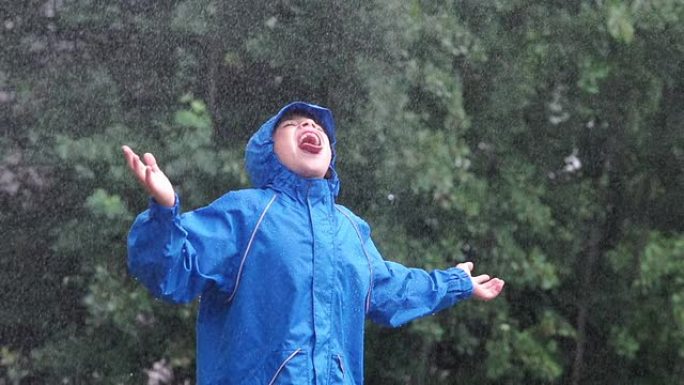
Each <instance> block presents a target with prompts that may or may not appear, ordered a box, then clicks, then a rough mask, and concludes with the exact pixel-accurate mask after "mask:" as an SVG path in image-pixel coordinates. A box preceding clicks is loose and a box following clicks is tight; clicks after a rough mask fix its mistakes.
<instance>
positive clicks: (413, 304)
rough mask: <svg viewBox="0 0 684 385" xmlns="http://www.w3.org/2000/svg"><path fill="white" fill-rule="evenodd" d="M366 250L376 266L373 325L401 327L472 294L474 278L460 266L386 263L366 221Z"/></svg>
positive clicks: (373, 288)
mask: <svg viewBox="0 0 684 385" xmlns="http://www.w3.org/2000/svg"><path fill="white" fill-rule="evenodd" d="M363 227H365V231H364V230H362V231H361V232H362V234H363V233H365V234H366V235H362V236H363V237H364V238H365V245H364V247H365V250H366V253H367V254H368V258H369V259H370V263H371V266H372V276H373V277H372V287H371V291H370V304H369V311H368V316H369V317H370V319H371V320H372V321H373V322H376V323H378V324H381V325H385V326H391V327H397V326H400V325H403V324H405V323H407V322H409V321H412V320H414V319H416V318H420V317H423V316H426V315H429V314H433V313H435V312H438V311H440V310H442V309H445V308H447V307H450V306H452V305H455V304H456V303H457V302H459V301H461V300H463V299H466V298H469V297H470V296H471V295H472V291H473V284H472V281H471V279H470V276H469V275H468V274H467V273H466V272H465V271H463V270H462V269H459V268H457V267H452V268H449V269H446V270H433V271H431V272H428V271H425V270H423V269H418V268H409V267H406V266H404V265H402V264H399V263H396V262H390V261H385V260H383V258H382V256H381V255H380V252H379V251H378V249H377V248H376V247H375V244H374V243H373V240H372V239H371V238H370V228H369V227H368V225H367V224H365V222H363V225H362V228H363Z"/></svg>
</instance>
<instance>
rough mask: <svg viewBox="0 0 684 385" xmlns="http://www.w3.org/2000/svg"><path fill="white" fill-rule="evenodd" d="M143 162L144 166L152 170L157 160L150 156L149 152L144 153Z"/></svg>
mask: <svg viewBox="0 0 684 385" xmlns="http://www.w3.org/2000/svg"><path fill="white" fill-rule="evenodd" d="M143 160H144V161H145V164H146V165H147V166H150V167H152V168H155V166H156V165H157V160H156V159H155V158H154V155H152V154H150V153H149V152H146V153H145V154H144V155H143Z"/></svg>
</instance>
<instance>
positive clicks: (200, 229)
mask: <svg viewBox="0 0 684 385" xmlns="http://www.w3.org/2000/svg"><path fill="white" fill-rule="evenodd" d="M295 108H296V109H300V110H305V111H307V112H309V113H310V114H312V115H313V116H314V117H316V119H317V120H318V121H319V123H321V125H322V126H323V127H324V128H325V130H326V133H327V134H328V136H329V139H330V143H331V146H333V161H332V162H331V166H330V170H329V177H328V178H326V179H304V178H301V177H299V176H298V175H296V174H294V173H292V172H291V171H290V170H288V169H287V168H285V167H284V166H283V165H282V164H281V163H280V161H279V160H278V158H277V156H276V154H275V153H274V151H273V139H272V134H273V130H274V128H275V127H276V124H277V122H278V121H279V120H280V118H281V117H282V116H283V114H284V113H286V112H287V111H290V110H292V109H295ZM334 144H335V124H334V121H333V118H332V114H331V113H330V111H329V110H327V109H325V108H322V107H319V106H315V105H311V104H306V103H293V104H290V105H288V106H286V107H285V108H283V109H282V110H281V111H280V112H279V113H278V114H277V115H275V116H274V117H272V118H271V119H269V120H268V121H267V122H266V123H264V124H263V125H262V126H261V128H260V129H259V130H258V131H257V132H256V133H255V134H254V136H253V137H252V138H251V139H250V141H249V143H248V145H247V149H246V167H247V170H248V172H249V174H250V177H251V180H252V183H253V184H254V188H253V189H245V190H238V191H234V192H230V193H227V194H225V195H224V196H222V197H221V198H219V199H218V200H216V201H215V202H213V203H211V204H210V205H209V206H207V207H204V208H200V209H197V210H194V211H192V212H188V213H185V214H182V215H181V214H180V209H179V203H178V199H176V205H175V206H174V207H172V208H167V207H164V206H161V205H158V204H157V203H156V202H155V201H154V200H153V199H152V200H151V202H150V207H149V209H148V210H147V211H145V212H143V213H142V214H140V215H139V216H138V217H137V218H136V220H135V223H134V224H133V226H132V229H131V231H130V233H129V240H128V252H129V260H128V264H129V270H130V272H131V274H132V275H133V276H134V277H136V278H137V279H138V280H139V281H141V282H142V283H143V284H144V285H145V286H146V287H147V288H148V289H149V290H150V291H151V292H152V293H153V295H155V296H156V297H158V298H162V299H165V300H168V301H171V302H175V303H185V302H189V301H192V300H193V299H195V298H196V297H198V296H200V297H201V299H200V308H199V314H198V318H197V330H196V333H197V381H198V384H201V385H210V384H211V385H226V384H259V385H272V384H297V385H299V384H302V385H304V384H317V385H328V384H330V385H333V384H335V385H336V384H356V385H361V384H363V336H364V332H363V330H364V320H365V319H366V318H367V317H368V318H370V319H372V320H373V321H374V322H377V323H380V324H383V325H388V326H398V325H401V324H404V323H406V322H408V321H411V320H413V319H415V318H418V317H421V316H424V315H428V314H431V313H434V312H436V311H439V310H441V309H443V308H446V307H448V306H451V305H453V304H455V303H456V302H457V301H459V300H461V299H464V298H467V297H469V296H470V295H471V292H472V283H471V281H470V278H469V277H468V275H467V274H466V273H465V272H464V271H463V270H461V269H458V268H450V269H447V270H436V271H433V272H431V273H428V272H426V271H424V270H421V269H413V268H407V267H404V266H402V265H400V264H398V263H393V262H387V261H384V260H383V258H382V257H381V256H380V253H379V252H378V250H377V249H376V247H375V245H374V244H373V242H372V240H371V238H370V229H369V226H368V225H367V224H366V223H365V222H364V221H363V220H361V219H360V218H359V217H357V216H356V215H354V214H353V213H352V212H351V211H349V210H348V209H347V208H345V207H343V206H341V205H338V204H336V203H335V198H336V197H337V194H338V191H339V186H340V183H339V180H338V177H337V173H336V172H335V151H334Z"/></svg>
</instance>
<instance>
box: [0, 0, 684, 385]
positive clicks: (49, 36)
mask: <svg viewBox="0 0 684 385" xmlns="http://www.w3.org/2000/svg"><path fill="white" fill-rule="evenodd" d="M0 30H1V31H2V33H0V130H1V131H2V136H0V205H1V207H2V208H1V209H0V229H2V238H3V246H4V247H2V248H0V293H2V304H3V306H2V307H0V384H13V385H15V384H19V385H26V384H43V383H62V384H84V383H87V384H141V383H152V382H150V381H152V380H150V379H151V378H153V377H154V375H153V374H152V373H153V372H155V371H160V370H161V371H163V370H166V371H167V372H171V373H173V376H172V377H168V376H166V377H164V378H165V379H164V380H163V381H161V382H157V383H160V384H162V383H164V384H185V383H188V382H189V383H192V382H193V374H194V312H195V305H189V306H179V307H174V306H170V305H166V304H163V303H160V302H159V301H156V300H154V299H153V298H151V297H150V296H149V295H148V294H147V293H146V292H145V290H144V289H142V288H141V287H140V285H138V284H136V282H134V281H133V280H131V279H130V278H129V277H128V276H127V273H126V234H127V231H128V228H129V226H130V224H131V222H132V220H133V218H134V216H135V215H136V214H137V213H139V212H140V211H142V210H143V209H144V208H145V207H146V204H147V201H146V197H145V195H144V194H143V193H142V191H141V189H140V188H139V186H138V185H137V184H136V181H135V180H133V178H132V177H131V176H130V175H129V174H128V172H127V170H126V168H125V165H124V162H123V157H122V154H121V152H120V146H121V145H122V144H127V145H130V146H132V147H133V148H134V149H135V150H137V151H140V152H146V151H149V152H153V153H154V154H155V156H156V157H157V160H158V162H159V164H160V165H161V166H162V168H163V169H164V170H165V171H166V172H167V174H168V175H169V176H170V178H171V180H172V182H173V183H174V185H175V187H176V189H177V191H178V192H179V195H180V196H181V198H182V201H183V204H184V209H186V210H189V209H193V208H196V207H200V206H202V205H205V204H207V203H209V202H210V201H211V200H213V199H215V198H217V197H218V196H220V195H221V194H223V193H224V192H226V191H229V190H233V189H237V188H242V187H246V186H247V177H246V175H245V172H244V170H243V167H242V157H243V148H244V145H245V144H246V140H247V138H249V136H250V134H251V133H252V132H253V131H254V130H255V129H256V128H257V126H258V124H259V123H261V122H262V121H263V120H264V119H265V118H267V117H268V116H270V115H271V114H272V113H274V112H275V111H276V110H277V109H278V108H280V107H281V106H282V105H283V104H284V103H286V102H288V101H292V100H309V101H313V102H316V103H319V104H323V105H326V106H328V107H330V108H332V110H333V112H334V113H335V116H336V119H337V121H338V126H339V143H340V144H339V147H338V153H339V163H338V164H339V167H338V168H339V171H340V174H341V177H342V182H343V183H342V193H341V196H340V202H341V203H343V204H345V205H347V206H349V207H350V208H352V209H353V210H354V211H355V212H357V213H359V214H361V215H362V216H363V217H364V218H366V219H367V220H368V221H369V222H370V223H371V225H372V227H373V229H374V239H375V240H376V243H377V244H378V245H379V247H380V249H381V250H382V252H383V253H384V255H385V257H386V258H388V259H392V260H397V261H400V262H403V263H406V264H410V265H414V266H421V267H425V268H438V267H446V266H449V265H453V264H455V263H457V262H460V261H464V260H473V261H474V262H475V264H476V272H483V273H484V272H486V273H488V274H492V275H496V276H500V277H502V278H504V279H506V281H507V287H506V289H505V295H504V296H503V297H502V298H499V299H497V300H496V301H494V302H491V303H488V304H482V303H473V302H469V303H464V304H462V305H459V306H458V307H457V308H455V309H452V310H448V311H445V312H443V313H441V314H437V315H434V316H432V317H428V318H426V319H423V320H419V321H415V322H413V323H411V324H410V325H408V326H406V327H403V328H401V329H399V330H388V329H383V328H379V327H377V326H375V325H368V334H367V351H366V353H367V355H366V380H367V382H368V383H371V384H374V383H378V384H417V385H428V384H430V385H432V384H470V383H480V384H521V383H525V384H572V385H576V384H605V383H628V384H680V383H682V380H681V379H682V378H684V364H683V363H684V328H683V327H682V325H684V278H682V277H684V262H682V261H684V258H683V257H684V225H683V224H684V166H683V165H684V129H682V127H684V112H683V111H682V109H681V106H682V105H684V66H683V65H682V61H683V60H684V2H682V1H681V0H667V1H664V0H658V1H656V0H652V1H649V0H639V1H636V0H635V1H631V0H609V1H598V2H589V1H546V2H539V1H536V2H535V1H529V0H516V1H503V0H502V1H479V0H458V1H448V2H443V1H433V0H412V1H408V2H407V1H399V0H387V1H357V0H354V1H344V2H324V1H320V0H289V1H285V0H283V1H264V0H254V1H244V0H241V1H233V2H222V1H216V0H172V1H164V2H159V1H146V0H143V1H127V2H104V1H102V0H88V1H83V0H64V1H48V2H45V1H34V0H29V1H9V2H2V3H0ZM160 373H161V372H160ZM186 381H188V382H186Z"/></svg>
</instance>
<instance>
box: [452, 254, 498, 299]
mask: <svg viewBox="0 0 684 385" xmlns="http://www.w3.org/2000/svg"><path fill="white" fill-rule="evenodd" d="M456 267H458V268H459V269H461V270H463V271H465V272H466V273H468V275H469V276H470V280H471V281H472V283H473V297H475V298H477V299H479V300H482V301H489V300H492V299H494V298H496V297H497V296H498V295H499V293H501V290H503V287H504V281H503V279H499V278H491V277H490V276H489V275H487V274H482V275H478V276H476V277H473V276H472V274H471V272H472V270H473V267H474V265H473V263H472V262H464V263H459V264H458V265H456Z"/></svg>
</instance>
